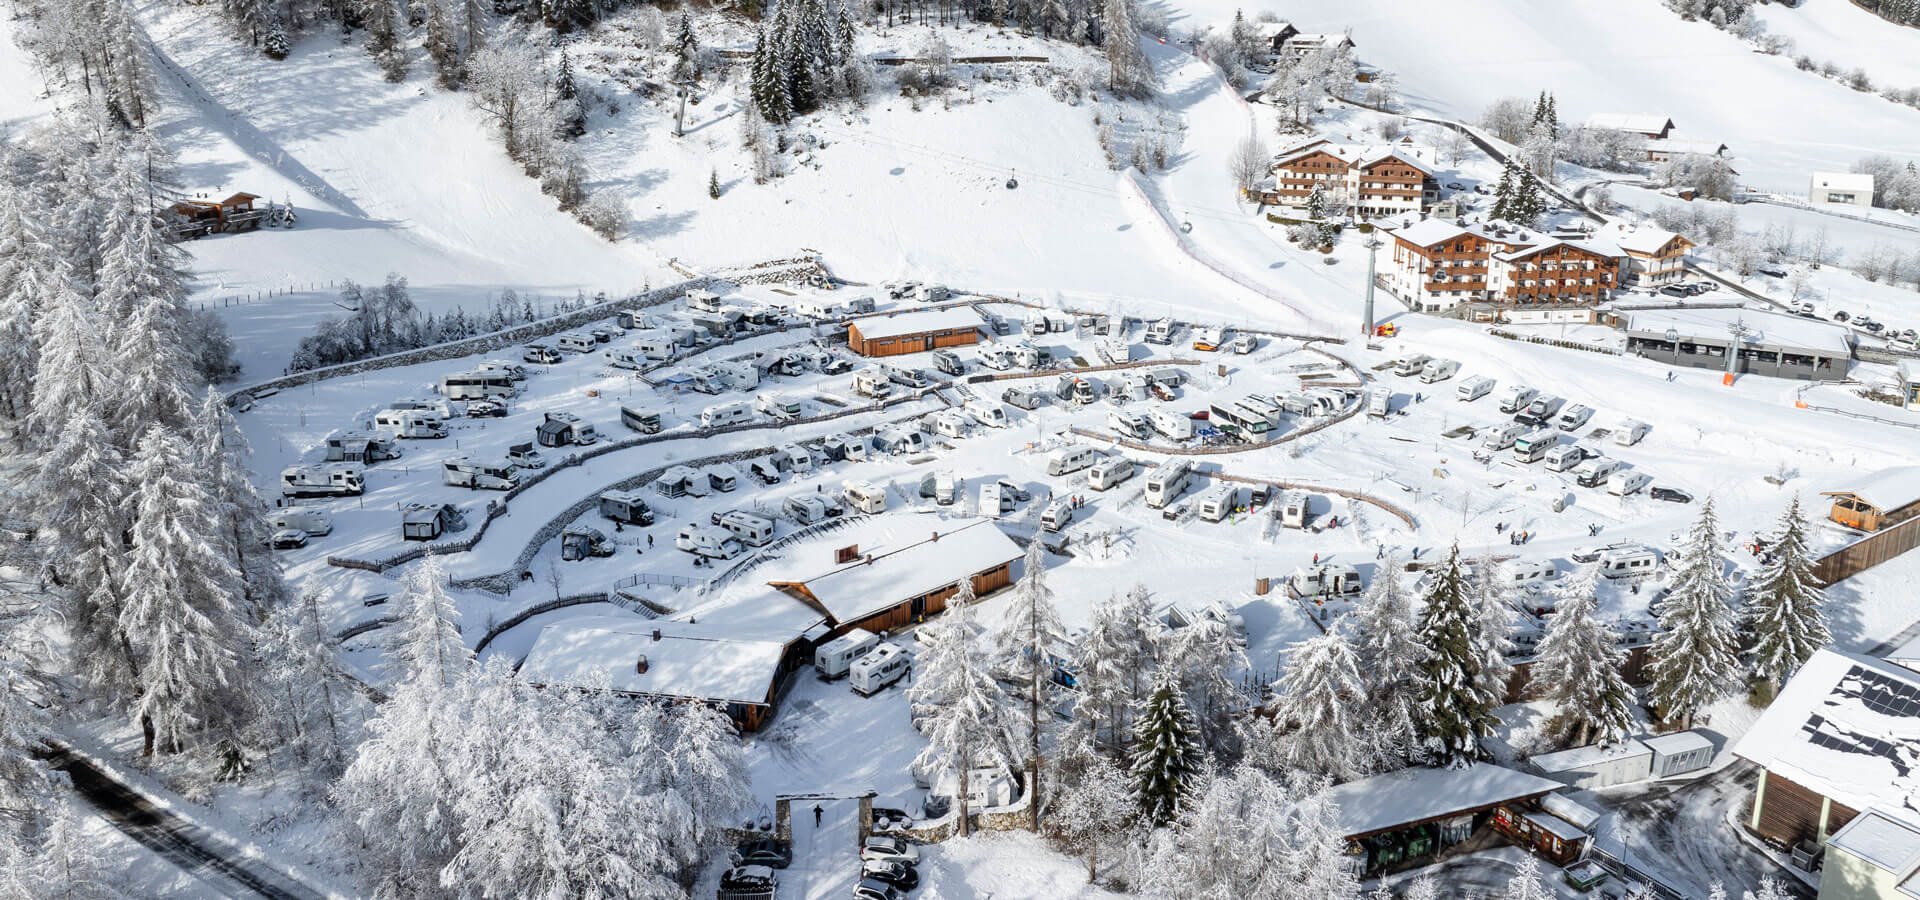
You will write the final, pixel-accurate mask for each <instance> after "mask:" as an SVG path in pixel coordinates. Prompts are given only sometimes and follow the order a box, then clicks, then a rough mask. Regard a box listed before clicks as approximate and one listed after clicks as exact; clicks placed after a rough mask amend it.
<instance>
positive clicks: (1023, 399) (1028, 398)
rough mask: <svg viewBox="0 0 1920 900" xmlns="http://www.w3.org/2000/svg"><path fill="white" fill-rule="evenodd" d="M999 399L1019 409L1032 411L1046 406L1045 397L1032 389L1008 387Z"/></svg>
mask: <svg viewBox="0 0 1920 900" xmlns="http://www.w3.org/2000/svg"><path fill="white" fill-rule="evenodd" d="M1000 399H1001V400H1003V401H1006V402H1007V403H1009V404H1011V405H1013V406H1017V407H1019V408H1021V409H1026V410H1034V409H1039V408H1040V407H1042V406H1045V405H1047V395H1046V394H1045V393H1042V392H1040V391H1036V390H1034V389H1033V388H1026V387H1010V388H1007V389H1006V391H1005V392H1003V393H1002V394H1001V395H1000Z"/></svg>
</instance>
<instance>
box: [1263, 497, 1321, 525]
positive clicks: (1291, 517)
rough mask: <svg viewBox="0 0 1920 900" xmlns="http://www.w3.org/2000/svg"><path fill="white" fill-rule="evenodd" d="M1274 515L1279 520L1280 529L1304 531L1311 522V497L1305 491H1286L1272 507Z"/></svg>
mask: <svg viewBox="0 0 1920 900" xmlns="http://www.w3.org/2000/svg"><path fill="white" fill-rule="evenodd" d="M1273 512H1274V515H1276V516H1278V517H1279V518H1280V527H1282V528H1298V529H1301V530H1305V529H1306V527H1307V525H1308V523H1310V522H1312V521H1313V495H1312V494H1309V493H1306V492H1305V491H1288V492H1287V493H1286V494H1285V495H1284V496H1282V497H1281V498H1280V502H1278V503H1275V504H1274V505H1273Z"/></svg>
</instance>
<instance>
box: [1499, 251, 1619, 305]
mask: <svg viewBox="0 0 1920 900" xmlns="http://www.w3.org/2000/svg"><path fill="white" fill-rule="evenodd" d="M1493 263H1494V265H1493V280H1492V283H1491V284H1490V285H1489V287H1490V289H1491V290H1492V292H1493V299H1494V300H1495V301H1496V302H1500V303H1512V304H1517V305H1521V306H1528V305H1532V304H1538V303H1581V304H1585V303H1598V302H1600V301H1602V300H1605V299H1607V298H1608V297H1611V296H1612V295H1613V289H1614V287H1615V279H1616V278H1618V277H1619V272H1620V253H1619V251H1618V250H1617V249H1615V248H1611V247H1605V246H1602V245H1599V244H1589V243H1584V242H1580V241H1566V240H1557V239H1556V240H1549V241H1547V242H1545V243H1542V244H1536V245H1534V246H1531V247H1522V248H1520V249H1517V250H1510V251H1508V252H1506V253H1496V254H1494V256H1493Z"/></svg>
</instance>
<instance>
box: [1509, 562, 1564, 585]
mask: <svg viewBox="0 0 1920 900" xmlns="http://www.w3.org/2000/svg"><path fill="white" fill-rule="evenodd" d="M1499 572H1500V581H1501V582H1502V583H1504V584H1505V585H1506V586H1507V587H1511V588H1532V587H1534V586H1535V585H1539V584H1544V583H1546V582H1549V581H1552V580H1553V579H1554V578H1556V577H1558V576H1559V574H1560V570H1559V569H1557V568H1554V565H1553V561H1552V560H1550V559H1516V560H1511V561H1509V562H1507V563H1506V564H1504V565H1502V566H1500V567H1499Z"/></svg>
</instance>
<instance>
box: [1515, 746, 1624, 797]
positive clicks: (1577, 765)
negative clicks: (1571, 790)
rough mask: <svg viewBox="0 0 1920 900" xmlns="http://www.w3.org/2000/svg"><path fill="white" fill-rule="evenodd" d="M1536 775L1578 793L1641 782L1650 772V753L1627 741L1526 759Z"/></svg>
mask: <svg viewBox="0 0 1920 900" xmlns="http://www.w3.org/2000/svg"><path fill="white" fill-rule="evenodd" d="M1527 762H1529V763H1532V764H1533V767H1534V768H1536V769H1538V770H1540V774H1542V775H1545V776H1547V777H1548V778H1551V779H1553V780H1554V781H1558V782H1560V783H1561V784H1564V785H1567V786H1569V787H1575V788H1579V789H1581V790H1591V789H1593V788H1603V787H1612V786H1614V785H1616V784H1628V783H1630V782H1635V781H1645V780H1646V778H1647V776H1648V775H1650V774H1651V773H1652V772H1653V751H1652V750H1650V749H1648V748H1647V745H1646V744H1643V743H1641V742H1639V741H1636V740H1634V739H1632V738H1628V739H1626V740H1623V741H1618V742H1615V743H1612V744H1593V745H1590V746H1586V747H1574V748H1571V749H1568V750H1561V751H1559V752H1557V753H1542V754H1540V755H1538V756H1535V757H1532V758H1531V759H1528V760H1527Z"/></svg>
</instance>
